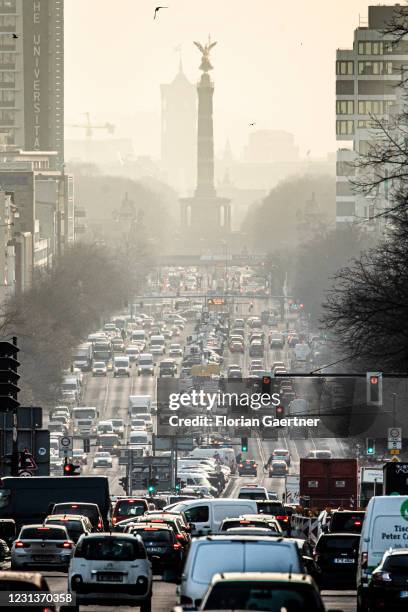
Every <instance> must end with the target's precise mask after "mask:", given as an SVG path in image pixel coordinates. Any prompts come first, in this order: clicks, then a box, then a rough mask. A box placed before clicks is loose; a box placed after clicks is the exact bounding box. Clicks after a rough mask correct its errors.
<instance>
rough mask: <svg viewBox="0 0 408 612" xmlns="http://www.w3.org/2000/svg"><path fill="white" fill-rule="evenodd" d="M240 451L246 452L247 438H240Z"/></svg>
mask: <svg viewBox="0 0 408 612" xmlns="http://www.w3.org/2000/svg"><path fill="white" fill-rule="evenodd" d="M241 451H242V452H243V453H247V452H248V438H247V437H245V438H241Z"/></svg>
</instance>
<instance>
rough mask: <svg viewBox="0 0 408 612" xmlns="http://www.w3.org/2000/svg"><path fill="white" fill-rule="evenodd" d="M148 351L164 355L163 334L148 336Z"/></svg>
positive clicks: (164, 341) (164, 343)
mask: <svg viewBox="0 0 408 612" xmlns="http://www.w3.org/2000/svg"><path fill="white" fill-rule="evenodd" d="M150 352H151V353H152V354H153V355H164V353H165V352H166V339H165V337H164V336H163V335H161V334H158V335H157V336H150Z"/></svg>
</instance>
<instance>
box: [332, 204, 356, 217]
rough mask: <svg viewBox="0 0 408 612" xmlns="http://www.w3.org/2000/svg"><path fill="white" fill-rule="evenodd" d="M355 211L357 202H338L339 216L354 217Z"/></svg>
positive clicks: (337, 211) (337, 210) (337, 213)
mask: <svg viewBox="0 0 408 612" xmlns="http://www.w3.org/2000/svg"><path fill="white" fill-rule="evenodd" d="M355 213H356V204H355V202H336V215H337V217H354V215H355Z"/></svg>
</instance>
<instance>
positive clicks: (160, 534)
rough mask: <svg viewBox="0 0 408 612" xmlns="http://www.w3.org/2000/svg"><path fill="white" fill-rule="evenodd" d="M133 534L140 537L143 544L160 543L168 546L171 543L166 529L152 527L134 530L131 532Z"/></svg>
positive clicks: (169, 534)
mask: <svg viewBox="0 0 408 612" xmlns="http://www.w3.org/2000/svg"><path fill="white" fill-rule="evenodd" d="M132 533H133V534H138V535H140V536H141V538H142V540H143V542H144V543H145V544H149V543H150V542H152V543H153V542H154V543H155V542H162V543H164V544H168V543H170V542H171V532H170V531H169V530H168V529H155V528H154V527H147V528H146V529H135V530H132Z"/></svg>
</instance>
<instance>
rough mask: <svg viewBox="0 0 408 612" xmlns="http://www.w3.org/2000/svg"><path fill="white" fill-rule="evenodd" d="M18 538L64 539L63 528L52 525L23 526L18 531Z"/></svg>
mask: <svg viewBox="0 0 408 612" xmlns="http://www.w3.org/2000/svg"><path fill="white" fill-rule="evenodd" d="M19 539H20V540H66V539H67V536H66V533H65V531H64V530H63V529H54V528H53V527H25V528H23V529H22V531H21V533H20V538H19Z"/></svg>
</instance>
